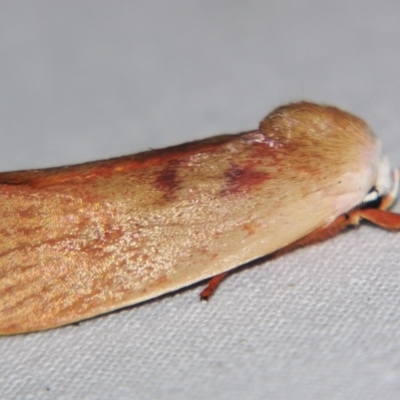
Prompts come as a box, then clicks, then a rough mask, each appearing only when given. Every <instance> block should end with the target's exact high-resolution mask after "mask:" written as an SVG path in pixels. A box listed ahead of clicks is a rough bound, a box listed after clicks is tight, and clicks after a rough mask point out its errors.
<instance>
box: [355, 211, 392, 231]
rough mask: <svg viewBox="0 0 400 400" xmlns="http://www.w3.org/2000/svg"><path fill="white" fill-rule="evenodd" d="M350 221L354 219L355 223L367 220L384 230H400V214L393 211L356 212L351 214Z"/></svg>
mask: <svg viewBox="0 0 400 400" xmlns="http://www.w3.org/2000/svg"><path fill="white" fill-rule="evenodd" d="M349 217H350V219H354V221H355V223H356V224H357V222H358V221H359V220H360V219H361V220H362V219H365V220H367V221H369V222H371V223H373V224H375V225H378V226H380V227H381V228H384V229H389V230H393V231H395V230H398V229H400V214H396V213H394V212H391V211H385V210H378V209H373V208H371V209H365V210H354V211H353V212H352V213H351V214H350V216H349Z"/></svg>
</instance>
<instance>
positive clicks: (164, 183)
mask: <svg viewBox="0 0 400 400" xmlns="http://www.w3.org/2000/svg"><path fill="white" fill-rule="evenodd" d="M177 168H179V162H169V163H168V165H167V166H166V167H165V168H164V169H162V170H161V172H160V173H159V174H158V175H157V177H156V179H155V182H154V186H155V187H156V189H158V190H161V191H162V192H164V194H165V196H167V197H168V198H170V197H171V196H173V195H174V193H175V191H176V190H177V189H178V188H179V186H180V182H179V179H178V176H177Z"/></svg>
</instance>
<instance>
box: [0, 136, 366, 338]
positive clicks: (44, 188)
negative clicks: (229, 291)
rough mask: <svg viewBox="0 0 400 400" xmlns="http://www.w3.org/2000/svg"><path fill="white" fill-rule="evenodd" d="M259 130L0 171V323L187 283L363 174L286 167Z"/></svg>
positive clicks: (311, 217) (312, 218) (287, 233)
mask: <svg viewBox="0 0 400 400" xmlns="http://www.w3.org/2000/svg"><path fill="white" fill-rule="evenodd" d="M268 140H269V139H268V138H265V136H264V135H263V134H262V133H261V132H259V131H252V132H248V133H245V134H240V135H232V136H229V135H225V136H221V137H220V138H213V139H210V140H205V141H202V142H197V143H195V145H193V144H190V145H183V146H177V147H176V148H173V149H170V150H169V151H168V152H165V151H153V152H149V153H144V155H143V154H141V155H137V156H132V157H124V158H121V159H114V160H109V161H103V162H98V163H90V164H87V165H85V164H84V165H82V166H74V167H69V168H63V169H52V170H47V171H46V170H44V171H38V172H25V173H24V172H22V173H9V174H7V173H6V174H0V204H1V205H2V206H1V210H0V333H3V334H9V333H18V332H27V331H33V330H40V329H49V328H51V327H55V326H60V325H63V324H67V323H71V322H74V321H78V320H81V319H84V318H89V317H92V316H95V315H98V314H101V313H104V312H108V311H111V310H114V309H117V308H120V307H123V306H128V305H131V304H135V303H138V302H140V301H144V300H146V299H149V298H153V297H156V296H158V295H161V294H163V293H166V292H169V291H172V290H175V289H178V288H181V287H184V286H187V285H190V284H192V283H194V282H197V281H200V280H202V279H205V278H208V277H211V276H214V275H216V274H219V273H221V272H224V271H227V270H229V269H232V268H234V267H236V266H238V265H241V264H243V263H246V262H248V261H250V260H253V259H255V258H257V257H260V256H263V255H266V254H269V253H271V252H273V251H275V250H277V249H279V248H282V247H284V246H286V245H287V244H289V243H292V242H294V241H295V240H297V239H299V238H301V237H302V236H304V235H306V234H308V233H309V232H311V231H313V230H315V229H317V228H318V227H321V226H323V225H324V224H327V223H329V222H330V221H332V220H333V219H334V218H335V217H336V216H337V215H339V214H340V213H342V212H343V210H345V211H346V208H347V209H350V208H351V207H353V206H354V205H356V204H358V203H359V202H360V201H361V200H362V195H363V194H361V193H363V191H364V190H365V189H364V187H362V188H360V189H357V190H353V187H352V185H353V183H354V182H353V181H357V180H359V178H360V176H361V177H363V175H362V173H361V172H360V173H358V172H357V171H356V172H355V173H350V175H349V174H348V173H347V172H342V171H349V170H350V171H351V168H352V167H353V165H354V164H356V165H359V164H360V160H358V159H357V160H353V161H351V162H350V161H349V162H348V165H341V166H340V167H341V168H340V170H334V171H331V172H330V173H329V174H328V173H327V174H326V175H327V176H328V179H323V176H321V171H323V170H324V166H323V165H322V166H320V169H319V171H315V170H313V168H314V167H313V165H309V163H307V162H304V163H303V164H301V165H300V167H301V168H296V169H294V168H291V167H288V165H290V164H291V163H294V162H296V159H293V154H292V153H290V152H289V151H288V150H287V149H285V148H283V149H282V150H280V148H279V147H278V146H277V144H276V143H275V144H273V145H271V142H268ZM362 161H363V160H362ZM363 162H364V161H363ZM342 164H343V163H342ZM302 168H303V170H302ZM307 168H308V170H307ZM313 173H315V174H317V175H316V176H317V179H314V180H311V179H310V176H311V175H312V174H313ZM318 174H319V175H318ZM346 174H347V175H346ZM368 179H370V178H368ZM338 181H342V184H341V186H340V188H338V187H337V184H336V183H337V182H338ZM369 184H370V183H369V181H368V182H366V183H365V185H369ZM349 188H350V189H349ZM342 192H343V193H344V194H343V197H341V198H340V199H341V200H340V201H338V196H339V197H340V196H341V193H342ZM349 193H350V194H349Z"/></svg>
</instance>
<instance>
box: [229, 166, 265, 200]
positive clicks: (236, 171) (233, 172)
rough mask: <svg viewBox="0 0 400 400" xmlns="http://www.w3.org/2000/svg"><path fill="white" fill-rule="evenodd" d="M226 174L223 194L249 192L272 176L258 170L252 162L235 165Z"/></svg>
mask: <svg viewBox="0 0 400 400" xmlns="http://www.w3.org/2000/svg"><path fill="white" fill-rule="evenodd" d="M224 176H225V179H226V188H225V189H224V190H223V194H236V193H240V192H247V191H249V190H251V189H252V188H253V187H255V186H259V185H261V184H263V183H264V182H265V181H266V180H268V179H269V178H270V174H268V173H267V172H263V171H256V170H255V169H254V167H253V166H252V165H251V164H250V165H247V166H244V167H239V166H237V165H233V166H232V167H231V169H230V170H229V171H227V172H225V173H224Z"/></svg>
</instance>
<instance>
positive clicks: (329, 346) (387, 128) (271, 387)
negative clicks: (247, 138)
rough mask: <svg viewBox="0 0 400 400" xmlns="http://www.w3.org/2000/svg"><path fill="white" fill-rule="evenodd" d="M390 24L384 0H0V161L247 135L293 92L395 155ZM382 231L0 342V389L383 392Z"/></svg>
mask: <svg viewBox="0 0 400 400" xmlns="http://www.w3.org/2000/svg"><path fill="white" fill-rule="evenodd" d="M399 21H400V3H399V2H398V1H396V0H392V1H391V0H379V1H361V0H353V1H351V2H339V1H334V0H326V1H318V0H303V1H297V0H287V1H285V0H283V1H282V0H277V1H253V0H247V1H239V0H230V1H215V0H203V1H188V0H169V1H165V2H151V1H145V0H143V1H112V2H111V1H96V2H92V1H85V2H82V1H72V0H69V1H60V0H59V1H56V2H55V1H50V0H49V1H39V0H26V1H17V0H11V1H0V116H1V117H0V169H1V170H14V169H23V168H35V167H36V168H37V167H47V166H55V165H61V164H71V163H77V162H83V161H88V160H94V159H101V158H107V157H112V156H117V155H121V154H127V153H133V152H138V151H141V150H144V149H147V148H149V147H152V148H156V147H163V146H166V145H172V144H177V143H180V142H184V141H190V140H193V139H198V138H202V137H205V136H212V135H214V134H219V133H224V132H236V131H240V130H246V129H252V128H255V127H257V125H258V123H259V121H260V120H261V119H262V118H263V117H264V116H265V115H266V114H267V113H268V112H269V111H270V110H271V109H272V108H273V107H275V106H277V105H280V104H282V103H284V102H287V101H293V100H298V99H303V98H306V99H310V100H315V101H321V102H325V103H331V104H334V105H338V106H340V107H343V108H345V109H348V110H350V111H352V112H354V113H356V114H358V115H360V116H362V117H364V118H365V119H367V121H368V122H369V123H370V125H371V126H372V127H373V129H374V130H375V131H376V132H377V133H378V134H379V136H380V137H381V139H382V142H383V147H384V149H385V151H386V152H387V153H388V155H389V157H390V158H391V161H392V163H393V164H394V165H398V166H400V136H399V132H400V51H399V45H400V23H399ZM0 207H1V205H0ZM396 209H397V210H400V207H399V206H398V207H396ZM399 243H400V234H395V233H389V232H385V231H383V230H380V229H378V228H374V227H371V226H368V225H364V226H362V227H361V228H359V229H357V230H351V231H349V232H347V233H344V234H342V235H340V236H338V237H336V238H334V239H332V240H330V241H327V242H325V243H322V244H320V245H317V246H312V247H309V248H305V249H302V250H298V251H295V252H293V253H291V254H288V255H286V256H284V257H281V258H279V259H277V260H274V261H272V262H268V263H266V264H264V265H260V266H256V267H253V268H247V269H244V270H241V271H239V272H238V273H235V274H233V275H231V276H230V278H229V279H227V280H226V281H225V282H224V284H223V285H222V286H221V288H220V289H219V291H218V292H217V293H216V295H215V296H214V297H213V298H212V299H211V300H210V301H209V302H208V303H202V302H200V301H199V299H198V294H199V292H200V290H201V288H202V285H198V286H195V287H192V288H189V289H187V290H183V291H181V292H179V293H177V294H172V295H169V296H165V297H163V298H161V299H156V300H154V301H151V302H148V303H146V304H143V305H139V306H136V307H132V308H130V309H127V310H123V311H120V312H115V313H112V314H109V315H106V316H101V317H98V318H95V319H92V320H90V321H86V322H83V323H81V324H80V325H79V326H67V327H63V328H60V329H54V330H51V331H47V332H41V333H34V334H28V335H20V336H14V337H2V338H0V399H143V400H145V399H215V400H219V399H363V400H368V399H398V398H400V307H399V306H400V257H399V250H400V245H399Z"/></svg>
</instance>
